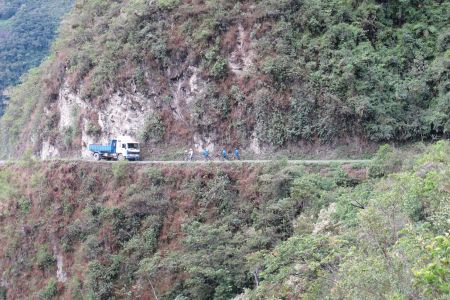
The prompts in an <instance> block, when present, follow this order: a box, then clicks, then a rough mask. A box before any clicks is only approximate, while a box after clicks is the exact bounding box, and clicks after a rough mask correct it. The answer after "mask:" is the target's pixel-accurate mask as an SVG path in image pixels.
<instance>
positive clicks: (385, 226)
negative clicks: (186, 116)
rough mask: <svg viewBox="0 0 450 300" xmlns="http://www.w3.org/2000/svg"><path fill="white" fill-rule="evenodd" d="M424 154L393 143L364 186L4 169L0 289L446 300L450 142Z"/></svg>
mask: <svg viewBox="0 0 450 300" xmlns="http://www.w3.org/2000/svg"><path fill="white" fill-rule="evenodd" d="M421 149H422V153H421V154H420V155H412V156H411V157H410V159H408V160H405V159H404V158H405V157H406V155H405V154H403V153H398V152H397V150H394V149H392V148H389V147H383V148H382V149H381V150H380V152H379V155H378V158H377V160H375V161H374V162H373V164H372V165H371V166H370V168H369V173H368V177H367V178H366V179H364V178H362V177H358V176H356V177H355V174H356V173H358V172H360V171H361V170H363V171H364V170H365V169H364V168H362V166H346V167H342V166H337V165H336V166H330V167H327V168H322V169H321V170H315V169H314V168H311V167H310V168H306V167H301V166H297V167H295V166H294V167H293V166H287V165H286V164H285V163H283V162H279V163H274V164H272V165H269V166H265V167H249V166H241V167H229V166H228V167H227V166H214V165H211V166H199V167H195V168H192V167H182V166H179V167H173V168H170V167H163V168H159V167H146V166H141V167H139V166H136V165H130V164H127V163H118V164H114V165H112V166H111V165H103V166H101V165H98V166H89V165H88V164H86V165H83V164H78V165H77V164H74V163H61V162H60V163H58V162H55V163H52V164H50V165H48V164H47V165H44V164H40V163H35V162H33V161H30V160H25V161H22V162H21V165H19V166H18V165H10V166H7V167H2V168H1V169H0V183H1V184H0V205H1V210H0V227H1V229H2V230H1V231H0V241H1V242H2V245H3V247H1V248H0V266H1V268H2V270H4V273H3V275H2V276H3V277H2V282H1V284H0V285H1V287H0V292H1V293H3V295H8V297H10V298H29V297H34V296H39V297H41V298H42V297H43V298H52V297H54V296H59V297H61V298H71V299H111V298H144V299H156V297H158V299H232V298H233V297H234V296H236V295H238V294H241V293H244V294H245V296H243V299H299V298H302V299H448V296H449V293H450V286H449V284H450V277H449V276H450V274H449V270H450V268H449V251H450V246H449V245H450V244H449V243H450V240H449V230H450V224H449V218H450V186H449V183H450V155H449V153H450V144H449V143H448V142H439V143H437V144H435V145H433V146H432V147H427V148H424V147H421ZM398 157H402V159H400V160H398ZM389 162H395V164H394V163H389ZM392 165H396V170H397V171H395V170H394V169H393V168H392ZM30 174H32V175H30ZM352 174H353V175H352ZM24 178H27V179H28V180H24ZM43 216H45V218H43ZM57 258H58V259H57ZM57 261H62V263H60V262H58V263H57ZM59 265H62V267H60V266H59ZM59 268H62V269H61V270H59ZM58 270H59V271H58ZM62 271H63V272H65V273H66V276H67V280H62V279H61V273H62ZM55 273H56V275H57V277H56V278H55ZM1 293H0V295H2V294H1ZM155 295H156V296H155ZM3 297H4V296H3Z"/></svg>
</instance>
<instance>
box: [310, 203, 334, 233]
mask: <svg viewBox="0 0 450 300" xmlns="http://www.w3.org/2000/svg"><path fill="white" fill-rule="evenodd" d="M336 208H337V207H336V203H331V204H330V206H328V208H324V209H321V210H320V213H319V217H318V218H317V222H316V224H315V225H314V229H313V234H318V233H320V232H324V231H326V230H327V229H329V228H330V227H332V226H333V225H334V224H333V220H332V218H331V215H332V214H333V213H335V212H336Z"/></svg>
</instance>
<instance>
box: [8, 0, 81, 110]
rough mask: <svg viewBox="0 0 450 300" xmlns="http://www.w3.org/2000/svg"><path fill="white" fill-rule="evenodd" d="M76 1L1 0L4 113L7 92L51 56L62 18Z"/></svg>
mask: <svg viewBox="0 0 450 300" xmlns="http://www.w3.org/2000/svg"><path fill="white" fill-rule="evenodd" d="M72 3H73V1H72V0H64V1H56V0H40V1H29V0H13V1H6V0H2V1H0V115H2V114H3V102H4V101H5V100H6V97H4V96H3V92H4V90H5V88H6V87H8V86H11V85H14V84H17V83H18V81H19V78H20V76H21V75H22V74H24V73H25V72H27V71H28V70H29V69H30V68H32V67H37V66H38V65H39V64H40V62H41V61H42V59H43V58H44V57H45V56H47V55H48V51H49V48H50V43H51V41H52V40H53V39H54V37H55V33H56V29H57V27H58V24H59V21H60V17H61V16H62V15H63V14H64V13H65V12H67V11H68V10H69V9H70V7H71V5H72Z"/></svg>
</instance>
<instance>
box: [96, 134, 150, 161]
mask: <svg viewBox="0 0 450 300" xmlns="http://www.w3.org/2000/svg"><path fill="white" fill-rule="evenodd" d="M88 147H89V151H90V152H91V153H92V155H93V156H94V158H95V159H96V160H101V159H108V160H112V159H113V160H125V159H127V160H140V159H141V150H140V147H139V143H138V142H136V141H134V140H133V139H131V138H128V137H121V138H117V139H112V140H110V142H109V144H108V145H101V144H90V145H89V146H88Z"/></svg>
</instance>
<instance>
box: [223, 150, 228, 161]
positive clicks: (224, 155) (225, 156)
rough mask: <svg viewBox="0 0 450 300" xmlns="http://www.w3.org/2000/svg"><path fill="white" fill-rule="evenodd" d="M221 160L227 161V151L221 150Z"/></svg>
mask: <svg viewBox="0 0 450 300" xmlns="http://www.w3.org/2000/svg"><path fill="white" fill-rule="evenodd" d="M222 158H223V159H228V154H227V149H225V148H223V149H222Z"/></svg>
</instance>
